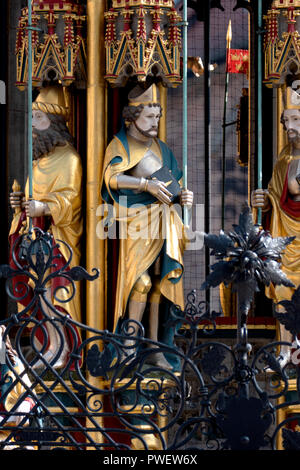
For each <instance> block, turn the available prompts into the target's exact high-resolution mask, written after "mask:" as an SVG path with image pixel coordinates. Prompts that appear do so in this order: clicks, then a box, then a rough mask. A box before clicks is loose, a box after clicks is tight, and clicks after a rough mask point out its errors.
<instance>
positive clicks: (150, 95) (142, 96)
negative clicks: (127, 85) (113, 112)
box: [128, 84, 160, 106]
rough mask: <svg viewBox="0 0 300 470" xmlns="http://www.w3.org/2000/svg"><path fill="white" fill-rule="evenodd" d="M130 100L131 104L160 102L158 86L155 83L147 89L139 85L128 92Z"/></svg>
mask: <svg viewBox="0 0 300 470" xmlns="http://www.w3.org/2000/svg"><path fill="white" fill-rule="evenodd" d="M128 101H129V106H139V105H140V104H143V105H144V106H146V105H149V104H160V102H159V93H158V88H157V86H156V85H155V84H153V85H151V86H150V87H149V88H147V89H146V90H145V89H144V88H143V87H141V85H137V86H136V87H134V88H133V89H132V90H131V92H130V93H129V94H128Z"/></svg>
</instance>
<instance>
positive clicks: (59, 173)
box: [10, 144, 82, 322]
mask: <svg viewBox="0 0 300 470" xmlns="http://www.w3.org/2000/svg"><path fill="white" fill-rule="evenodd" d="M81 180H82V166H81V160H80V157H79V155H78V153H77V152H76V150H75V149H74V147H72V145H70V144H66V145H64V146H56V147H55V149H54V150H53V151H52V152H49V153H48V154H47V155H45V156H43V157H42V158H40V159H38V160H34V161H33V179H32V186H33V199H35V200H38V201H41V202H44V203H47V204H48V206H49V209H50V212H51V222H50V226H49V229H48V231H49V232H50V233H52V235H53V237H54V240H55V242H57V243H59V240H62V241H64V242H66V243H67V244H68V245H69V246H70V248H71V249H72V252H73V254H72V260H71V263H70V267H73V266H78V265H79V261H80V237H81V235H82V218H81V190H82V189H81ZM25 195H26V196H27V197H28V181H27V183H26V188H25ZM21 218H24V211H22V212H21V213H19V214H17V215H15V216H14V218H13V221H12V225H11V229H10V235H13V234H15V233H16V232H17V231H18V230H19V229H20V220H21ZM33 225H34V223H33ZM59 251H60V253H61V254H62V256H63V257H64V259H65V261H67V260H68V259H69V258H70V252H69V250H68V249H67V248H66V247H65V245H64V244H63V243H59ZM70 293H71V290H70ZM69 296H70V294H68V293H67V292H64V289H61V290H59V292H57V297H58V298H59V299H66V298H68V297H69ZM56 304H57V306H59V307H61V308H63V309H65V310H66V311H67V312H68V313H69V314H70V316H71V317H72V318H73V319H74V320H76V321H79V322H80V321H81V319H80V296H79V286H78V283H77V285H76V295H75V297H74V298H73V299H72V300H71V301H70V302H67V303H60V302H57V303H56Z"/></svg>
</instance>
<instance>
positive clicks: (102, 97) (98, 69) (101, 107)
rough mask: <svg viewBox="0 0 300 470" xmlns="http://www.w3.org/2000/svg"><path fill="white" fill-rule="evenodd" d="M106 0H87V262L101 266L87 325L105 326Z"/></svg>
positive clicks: (90, 293)
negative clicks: (100, 234) (101, 213)
mask: <svg viewBox="0 0 300 470" xmlns="http://www.w3.org/2000/svg"><path fill="white" fill-rule="evenodd" d="M105 7H106V1H105V0H87V64H88V65H87V71H88V78H87V183H86V191H87V193H86V196H87V200H86V221H87V222H86V264H87V270H88V272H91V270H92V269H93V268H98V269H100V276H99V278H98V279H97V280H95V281H93V282H87V291H86V321H87V325H88V326H91V327H93V328H97V329H101V330H102V329H104V328H105V323H106V256H105V249H106V243H105V240H99V239H98V238H97V236H96V225H97V217H96V210H97V207H98V206H99V204H100V203H101V201H100V196H99V188H100V179H101V174H102V166H103V159H104V153H105V147H106V83H105V80H104V73H105V48H104V12H105Z"/></svg>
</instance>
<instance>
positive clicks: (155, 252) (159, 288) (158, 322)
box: [102, 85, 193, 368]
mask: <svg viewBox="0 0 300 470" xmlns="http://www.w3.org/2000/svg"><path fill="white" fill-rule="evenodd" d="M128 100H129V106H127V107H125V108H124V110H123V117H124V120H125V124H126V128H123V129H121V131H120V132H119V133H118V134H117V135H116V136H114V138H113V139H112V141H111V142H110V144H109V146H108V147H107V150H106V155H105V162H104V172H103V183H102V198H103V199H104V200H105V201H106V202H107V203H110V204H113V206H114V214H115V218H116V219H117V220H118V222H119V233H120V237H119V238H120V240H119V265H118V279H117V288H116V303H115V313H114V329H115V330H116V328H117V327H118V323H119V322H120V320H122V319H123V318H125V317H126V318H127V317H128V318H129V319H131V320H137V321H139V322H142V320H143V319H144V316H145V315H144V314H145V311H146V309H147V310H148V311H149V330H148V333H146V335H148V337H149V338H150V339H151V340H154V341H162V342H165V343H168V342H169V343H170V342H172V338H169V339H168V340H166V339H165V338H163V337H162V336H161V335H160V330H164V333H168V332H169V330H168V329H167V330H168V331H166V328H164V325H165V322H164V321H163V320H162V319H163V317H164V313H166V315H167V312H168V310H169V308H170V305H172V304H176V305H178V306H180V307H181V308H182V309H183V308H184V297H183V279H182V275H183V252H184V249H185V247H186V244H187V238H186V235H185V229H184V225H183V222H182V218H181V213H180V212H181V210H178V209H180V205H187V206H189V207H190V206H192V203H193V193H192V192H191V191H189V190H187V189H185V188H184V189H183V188H181V185H180V180H181V176H182V172H181V171H180V170H179V168H178V165H177V162H176V159H175V157H174V155H173V153H172V151H171V150H170V148H169V147H168V146H167V145H166V144H165V143H164V142H162V141H161V140H159V139H158V138H157V134H158V124H159V120H160V117H161V113H162V109H161V106H160V104H159V98H158V90H157V88H156V86H155V85H151V86H150V87H148V88H147V89H146V90H145V89H143V88H142V87H141V86H140V85H138V86H136V87H135V88H134V89H133V90H132V91H131V92H130V93H129V96H128ZM169 333H170V332H169ZM170 334H171V333H170ZM132 352H134V351H132ZM153 361H154V363H155V364H157V365H159V366H163V367H167V368H171V367H172V366H171V365H170V364H169V363H168V362H167V360H166V358H165V357H164V356H163V354H162V353H160V352H158V353H156V354H154V355H153Z"/></svg>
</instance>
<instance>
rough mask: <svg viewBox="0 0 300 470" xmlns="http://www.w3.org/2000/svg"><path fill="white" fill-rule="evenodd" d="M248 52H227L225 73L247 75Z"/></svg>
mask: <svg viewBox="0 0 300 470" xmlns="http://www.w3.org/2000/svg"><path fill="white" fill-rule="evenodd" d="M248 70H249V51H248V50H247V49H228V50H227V72H229V73H246V74H247V73H248Z"/></svg>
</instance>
